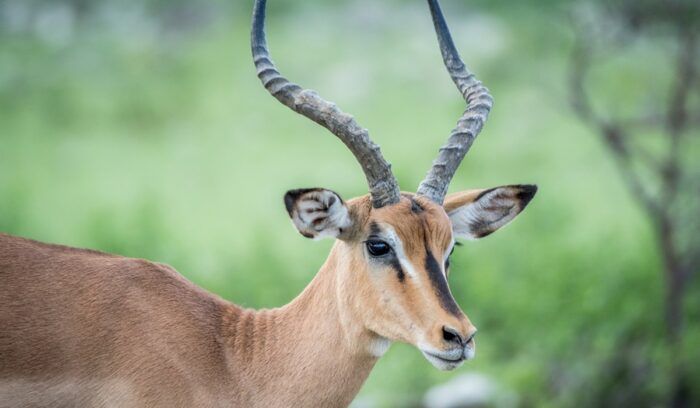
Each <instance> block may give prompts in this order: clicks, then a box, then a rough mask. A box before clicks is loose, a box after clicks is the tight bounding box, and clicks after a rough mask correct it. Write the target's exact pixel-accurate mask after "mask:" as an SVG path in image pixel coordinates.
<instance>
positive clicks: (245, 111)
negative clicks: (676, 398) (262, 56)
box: [0, 0, 700, 407]
mask: <svg viewBox="0 0 700 408" xmlns="http://www.w3.org/2000/svg"><path fill="white" fill-rule="evenodd" d="M248 3H252V2H249V1H246V2H238V1H236V2H223V1H212V0H210V1H202V2H197V3H194V2H185V1H183V0H178V1H156V0H153V1H144V2H138V3H137V2H131V1H119V0H111V1H101V2H88V1H80V0H74V1H36V0H35V1H22V2H17V1H12V0H5V1H3V0H0V61H2V63H0V231H3V232H7V233H11V234H16V235H20V236H26V237H31V238H34V239H39V240H43V241H48V242H59V243H63V244H68V245H73V246H79V247H90V248H96V249H101V250H104V251H108V252H114V253H119V254H123V255H127V256H134V257H142V258H148V259H152V260H157V261H161V262H166V263H169V264H171V265H173V266H174V267H176V268H177V269H178V270H179V271H180V272H181V273H182V274H184V275H185V276H187V277H188V278H189V279H191V280H193V281H194V282H196V283H197V284H199V285H201V286H203V287H205V288H207V289H209V290H211V291H212V292H215V293H217V294H219V295H221V296H223V297H225V298H227V299H229V300H231V301H233V302H235V303H238V304H241V305H244V306H247V307H256V308H257V307H274V306H279V305H282V304H284V303H286V302H288V301H289V300H291V299H292V298H293V297H294V296H296V295H297V294H298V293H299V292H300V291H301V290H302V289H303V287H304V286H305V285H306V284H307V283H308V282H309V281H310V280H311V279H312V277H313V275H314V273H315V272H316V271H317V269H318V267H319V266H320V265H321V264H322V263H323V261H324V259H325V256H326V254H327V253H328V250H329V248H330V246H331V243H330V242H319V243H315V242H310V241H308V240H305V239H303V238H302V237H300V236H299V235H298V233H297V232H296V231H295V230H294V229H293V228H292V227H291V226H290V225H289V221H288V218H287V215H286V213H285V211H284V208H283V205H282V200H281V197H282V194H283V193H284V192H285V191H286V190H287V189H290V188H295V187H304V186H323V187H328V188H332V189H334V190H336V191H338V192H339V193H341V195H343V196H344V197H348V198H349V197H352V196H357V195H361V194H364V193H365V191H366V187H365V182H364V178H363V176H362V172H361V171H360V169H359V167H358V165H357V164H356V163H355V161H354V159H353V158H352V156H351V155H350V154H349V152H348V151H346V149H345V148H344V147H343V146H342V145H341V144H340V143H339V142H338V141H337V140H336V139H335V138H334V137H333V136H332V135H330V134H329V133H327V132H326V131H325V130H324V129H322V128H320V127H318V126H316V125H315V124H313V123H310V122H309V121H307V120H304V119H302V118H301V117H298V116H296V115H295V114H294V113H292V112H291V111H289V110H288V109H286V108H284V107H283V106H281V105H280V104H279V103H278V102H277V101H274V100H273V99H272V98H271V97H270V96H269V95H268V94H267V93H266V92H265V91H264V90H263V88H262V87H261V86H260V84H259V82H258V80H257V79H256V78H255V74H254V70H253V67H252V62H251V61H250V51H249V47H248V41H249V40H248V32H249V15H250V11H251V7H252V4H248ZM443 7H444V9H445V11H446V14H447V18H448V21H449V23H450V24H451V26H452V30H453V34H454V36H455V42H456V43H457V45H458V48H459V49H460V51H461V53H462V56H463V57H464V59H465V61H466V62H467V64H468V65H469V66H470V68H471V69H472V70H473V71H474V72H475V73H476V74H477V75H478V77H479V78H480V79H481V80H483V81H484V82H485V83H486V84H487V86H489V88H490V89H491V90H492V93H493V95H494V97H495V101H496V105H495V108H494V111H493V113H492V115H491V117H490V120H489V123H487V125H486V127H485V129H484V131H483V132H482V134H481V136H480V137H479V139H478V140H477V141H476V143H475V145H474V147H473V148H472V150H471V152H470V154H469V156H468V157H467V158H466V159H465V162H464V163H463V165H462V166H461V169H460V171H458V173H457V175H456V177H455V180H454V181H453V183H452V190H453V191H455V190H461V189H466V188H473V187H491V186H495V185H499V184H510V183H520V182H535V183H537V184H538V185H539V187H540V192H539V193H538V195H537V197H536V199H535V200H534V201H533V202H532V204H530V207H528V209H527V210H526V211H525V213H524V214H523V215H522V216H521V217H519V219H518V220H517V221H515V222H514V223H513V225H512V226H509V227H508V228H506V229H505V230H503V231H500V232H499V233H497V234H495V235H493V236H490V237H488V238H486V239H484V240H482V241H478V242H468V243H466V245H465V246H463V247H461V248H460V249H459V250H458V251H456V253H455V256H454V261H453V265H454V266H453V273H452V274H451V276H450V281H451V282H450V285H451V288H452V291H453V293H454V294H455V297H456V298H457V300H458V302H459V303H460V305H462V308H463V309H464V310H465V312H466V313H467V314H468V315H469V316H470V318H471V320H472V321H473V322H475V324H476V325H477V326H478V327H479V353H478V358H477V359H476V360H475V361H474V362H473V363H469V364H467V365H465V366H464V367H462V368H460V369H459V370H458V371H457V372H456V373H455V372H449V373H444V372H438V371H436V370H435V369H434V368H433V367H432V366H430V365H429V364H428V363H427V362H426V361H425V360H424V358H423V357H422V356H421V355H420V353H419V352H418V351H416V350H415V349H413V348H411V347H409V346H406V345H402V344H397V345H394V346H392V349H391V350H390V351H389V352H388V353H387V354H386V355H385V356H384V357H383V358H382V359H381V360H380V361H379V363H378V364H377V366H376V368H375V370H374V371H373V372H372V374H371V375H370V378H369V380H368V381H367V383H366V384H365V386H364V388H363V389H362V391H361V393H360V396H359V397H358V398H359V399H360V400H362V401H363V402H370V401H371V402H372V403H375V404H378V405H379V406H387V407H395V406H415V405H416V404H418V402H417V401H420V398H421V396H422V394H423V392H424V391H425V390H426V389H427V388H429V387H430V386H431V385H433V384H437V383H441V382H444V381H447V380H448V379H450V378H452V377H454V376H455V375H458V374H459V372H460V371H462V372H469V371H478V372H482V373H486V374H488V375H490V376H491V377H493V378H495V379H497V380H498V381H499V382H501V383H503V384H504V385H505V386H506V387H507V388H509V389H511V390H513V391H515V392H516V393H517V395H518V396H519V397H518V404H519V405H520V406H525V407H528V406H536V407H599V406H664V404H666V401H667V398H668V393H669V384H668V379H669V373H670V370H671V368H672V367H671V366H672V364H671V361H670V356H671V350H670V346H669V344H668V342H667V341H666V339H665V338H664V336H663V332H664V313H663V292H664V289H663V277H662V275H661V274H660V273H659V270H660V268H661V267H662V266H661V261H660V256H659V253H658V252H657V250H656V245H655V242H654V235H653V230H652V227H651V225H650V224H649V223H648V222H647V220H646V218H645V216H644V214H643V213H642V212H641V210H640V208H639V206H638V205H637V204H638V203H636V202H635V201H634V199H633V198H632V197H631V196H630V195H628V194H627V191H626V188H625V186H624V183H623V182H622V181H621V179H620V178H619V176H618V174H617V172H616V169H615V166H614V164H613V162H612V159H611V158H610V157H609V156H608V155H607V154H606V152H605V148H604V146H603V144H602V143H601V142H600V141H599V140H598V138H597V137H596V135H595V133H594V132H593V131H591V130H589V129H587V128H586V127H585V126H584V125H583V124H581V123H580V122H579V121H578V120H577V119H576V117H575V116H574V114H573V113H572V112H571V111H570V108H569V106H568V104H567V90H566V68H567V64H568V62H569V56H570V53H571V49H572V44H573V35H572V33H571V31H570V25H571V18H572V17H571V14H570V13H569V10H570V2H565V1H545V2H540V1H537V2H535V1H528V2H517V3H514V2H506V1H485V0H483V1H474V2H456V1H445V0H443ZM269 8H270V19H269V21H268V26H269V41H270V45H271V51H272V54H273V56H274V57H275V59H276V61H277V63H278V65H279V67H280V69H281V70H282V72H284V73H285V74H286V75H287V76H288V77H289V78H291V79H292V80H294V81H296V82H299V83H301V84H303V85H304V86H307V87H310V88H313V89H316V90H318V91H319V92H320V93H321V94H322V95H324V96H325V97H326V98H328V99H331V100H333V101H335V102H337V103H338V104H339V105H340V106H342V107H343V109H344V110H346V111H348V112H352V113H353V114H354V115H355V116H356V118H357V119H358V121H359V122H360V123H361V124H363V126H366V127H368V128H369V129H370V132H371V133H372V135H373V137H374V139H375V140H376V141H378V142H379V143H380V144H381V145H382V149H383V152H384V153H385V155H386V157H387V158H388V159H389V160H390V161H392V163H393V168H394V170H395V172H396V174H397V177H398V179H399V182H400V183H401V185H402V187H403V188H404V189H405V190H414V189H415V187H416V186H417V184H418V182H419V181H420V180H421V179H422V177H423V176H424V174H425V172H426V171H427V169H428V168H429V165H430V163H431V161H432V159H433V158H434V156H435V153H436V150H437V148H438V147H439V146H440V144H441V143H442V142H443V141H444V139H445V138H446V137H447V135H448V132H449V130H450V129H451V127H452V125H453V124H454V121H455V120H456V119H457V118H458V117H459V115H460V114H461V112H462V109H463V101H462V99H461V98H460V97H459V95H458V93H457V91H456V90H455V89H454V86H453V85H452V83H451V82H450V80H449V77H448V76H447V74H446V73H445V72H444V68H443V67H442V65H441V64H442V62H441V60H440V57H439V53H438V50H437V46H436V45H435V39H434V34H433V33H432V27H431V25H430V19H429V17H428V12H427V7H426V5H425V4H424V2H422V1H415V2H406V1H398V0H394V1H382V2H373V1H369V0H348V1H340V0H333V1H330V0H329V1H316V2H313V1H305V2H295V1H292V0H278V1H274V2H273V1H270V5H269ZM669 52H670V51H669V50H668V49H667V47H666V46H665V45H664V44H663V42H661V43H653V42H650V43H645V44H642V45H640V46H637V47H634V48H633V49H630V50H629V53H628V54H627V55H625V56H623V57H621V58H620V59H619V60H617V62H616V63H613V64H610V65H609V66H606V67H604V70H607V71H603V72H602V73H600V75H603V74H605V72H609V73H611V76H608V77H606V78H608V79H607V80H601V81H596V84H595V85H594V86H596V87H598V89H599V90H604V91H606V92H608V93H614V95H615V96H618V97H619V98H620V99H619V100H620V101H622V103H620V104H619V105H618V106H619V109H624V108H625V106H626V105H625V101H626V100H634V99H635V95H638V94H639V91H640V88H644V87H651V88H653V87H654V86H656V85H655V84H659V83H664V81H665V82H668V81H670V80H671V79H672V75H673V72H671V71H670V69H669V68H668V67H667V66H666V65H665V64H664V61H665V60H666V59H667V58H669V55H670V54H669ZM640 61H642V62H643V63H640ZM695 86H696V88H694V90H693V92H694V95H695V96H694V97H695V98H700V87H698V85H697V84H696V85H695ZM698 136H700V135H698V134H694V135H693V140H694V141H695V144H693V145H692V146H691V147H689V148H688V149H689V150H688V152H689V153H688V154H691V155H693V157H695V159H696V160H695V164H696V166H700V165H698V160H697V158H698V153H700V150H699V149H700V146H698V143H697V142H698V140H700V138H699V137H698ZM699 194H700V192H699ZM691 217H697V214H691ZM696 233H697V231H696ZM690 285H691V286H690V287H687V288H686V291H687V292H686V293H687V295H686V304H685V305H684V307H685V310H686V313H685V314H686V328H685V331H684V335H683V338H682V340H681V341H680V343H679V344H678V345H677V347H679V348H680V349H681V350H680V354H681V356H682V358H683V359H684V360H685V361H686V362H687V368H688V371H689V372H688V375H689V376H690V378H691V382H690V383H691V384H694V385H695V386H694V387H692V389H691V390H690V391H691V395H689V396H688V398H689V401H696V402H697V401H700V387H699V386H698V384H700V348H698V347H697V345H698V344H700V312H699V311H700V290H699V288H698V283H697V280H696V281H694V282H691V283H690ZM676 351H677V350H676Z"/></svg>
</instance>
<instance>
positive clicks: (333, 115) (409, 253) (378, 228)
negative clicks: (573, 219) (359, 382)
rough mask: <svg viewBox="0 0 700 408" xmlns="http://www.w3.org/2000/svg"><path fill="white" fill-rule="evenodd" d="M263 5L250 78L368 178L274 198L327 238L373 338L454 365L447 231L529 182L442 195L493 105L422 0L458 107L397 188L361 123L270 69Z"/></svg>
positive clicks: (463, 233)
mask: <svg viewBox="0 0 700 408" xmlns="http://www.w3.org/2000/svg"><path fill="white" fill-rule="evenodd" d="M265 3H266V0H256V4H255V10H254V15H253V30H252V41H251V43H252V50H253V59H254V61H255V65H256V68H257V71H258V77H259V78H260V80H261V81H262V83H263V85H264V86H265V88H266V89H267V90H268V91H269V92H270V93H271V94H272V95H273V96H274V97H276V98H277V99H278V100H279V101H280V102H282V103H283V104H284V105H286V106H288V107H289V108H291V109H292V110H294V111H295V112H297V113H300V114H302V115H304V116H306V117H308V118H310V119H312V120H313V121H315V122H317V123H319V124H320V125H322V126H324V127H326V128H327V129H329V130H330V131H331V132H332V133H333V134H334V135H336V136H337V137H338V138H339V139H340V140H341V141H342V142H343V143H344V144H345V145H346V146H347V147H348V148H349V150H350V151H351V152H352V153H353V155H354V156H355V157H356V159H357V160H358V162H359V163H360V165H361V167H362V169H363V171H364V173H365V176H366V178H367V182H368V185H369V195H367V196H364V197H359V198H356V199H352V200H349V201H347V202H345V201H344V200H343V199H342V198H341V197H340V196H339V195H338V194H337V193H335V192H333V191H331V190H327V189H322V188H313V189H299V190H292V191H289V192H287V194H286V195H285V197H284V203H285V206H286V208H287V211H288V212H289V215H290V217H291V219H292V221H293V223H294V225H295V226H296V228H297V229H298V230H299V232H300V233H301V234H302V235H303V236H305V237H307V238H313V239H318V238H322V237H330V238H336V239H337V243H336V246H335V247H334V252H335V253H336V254H337V259H338V260H337V262H338V263H341V264H342V265H341V266H342V267H339V268H337V271H338V274H339V276H338V282H339V291H340V292H341V293H340V295H341V296H342V297H343V298H344V299H346V300H347V303H348V305H349V307H350V308H352V309H354V311H355V312H356V313H355V316H357V318H358V319H359V320H361V322H360V323H361V324H362V325H363V327H364V328H365V329H366V330H367V331H368V332H369V333H371V334H372V335H374V336H376V339H377V340H378V341H379V342H380V343H381V342H382V341H385V340H392V341H393V340H396V341H403V342H406V343H410V344H413V345H415V346H416V347H417V348H418V349H419V350H420V351H421V352H422V353H423V354H424V356H425V357H426V358H427V359H428V361H430V362H431V363H432V364H433V365H435V366H436V367H438V368H440V369H452V368H455V367H457V366H459V365H460V364H461V363H462V362H463V361H465V360H467V359H470V358H472V357H473V356H474V353H475V342H474V334H475V333H476V328H475V327H474V326H473V325H472V323H471V322H470V321H469V318H468V317H467V316H466V315H465V314H464V313H463V312H462V310H461V309H460V307H459V306H458V305H457V303H456V302H455V300H454V298H453V297H452V294H451V293H450V289H449V286H448V283H447V277H448V274H449V258H450V254H451V253H452V251H453V249H454V247H455V244H456V239H458V238H464V239H478V238H482V237H485V236H487V235H489V234H491V233H492V232H494V231H496V230H497V229H499V228H500V227H502V226H504V225H506V224H507V223H508V222H510V221H511V220H512V219H513V218H515V216H516V215H518V214H519V213H520V212H521V211H522V210H523V209H524V208H525V206H526V205H527V204H528V203H529V202H530V200H531V199H532V197H533V196H534V195H535V192H536V191H537V187H536V186H534V185H510V186H502V187H496V188H491V189H484V190H469V191H464V192H460V193H454V194H450V195H447V194H446V193H447V189H448V187H449V183H450V180H451V179H452V176H453V175H454V173H455V171H456V170H457V168H458V166H459V164H460V162H461V161H462V159H463V158H464V156H465V155H466V153H467V151H468V150H469V148H470V147H471V144H472V142H473V140H474V139H475V138H476V136H477V134H478V133H479V132H480V131H481V128H482V127H483V124H484V122H485V121H486V119H487V116H488V113H489V111H490V109H491V106H492V103H493V102H492V98H491V96H490V94H489V92H488V90H487V89H486V88H485V87H484V86H483V85H482V84H481V82H479V81H477V80H476V79H475V77H474V75H473V74H471V73H470V72H469V71H468V70H467V68H466V67H465V66H464V64H463V62H462V60H461V59H460V57H459V54H458V53H457V50H456V49H455V47H454V44H453V42H452V39H451V37H450V34H449V31H448V29H447V25H446V23H445V20H444V17H443V15H442V12H441V10H440V7H439V5H438V3H437V0H428V4H429V6H430V11H431V13H432V17H433V23H434V26H435V31H436V33H437V36H438V42H439V45H440V50H441V52H442V56H443V61H444V62H445V66H446V68H447V70H448V72H449V73H450V76H451V77H452V79H453V81H454V82H455V84H456V85H457V87H458V88H459V90H460V92H461V93H462V94H463V95H464V98H465V100H466V102H467V109H466V110H465V112H464V114H463V115H462V117H461V118H460V120H459V121H458V123H457V126H456V127H455V129H454V130H453V131H452V133H451V134H450V136H449V138H448V141H447V143H446V144H445V145H444V146H443V147H442V148H441V149H440V152H439V154H438V158H437V159H436V160H435V162H434V163H433V166H432V168H431V170H430V171H429V173H428V175H427V177H426V178H425V180H423V182H421V183H420V185H419V187H418V190H417V192H416V193H415V194H413V193H401V192H400V190H399V187H398V183H397V181H396V179H395V177H394V175H393V174H392V172H391V168H390V167H391V166H390V165H389V163H388V162H387V161H386V160H385V159H384V157H383V156H382V154H381V151H380V149H379V146H377V145H376V144H375V143H374V142H372V140H371V139H370V138H369V134H368V132H367V130H365V129H363V128H362V127H360V126H359V125H358V124H357V123H356V122H355V120H354V119H353V118H352V116H350V115H347V114H345V113H343V112H342V111H340V110H339V109H338V108H337V107H336V105H335V104H333V103H330V102H328V101H325V100H323V99H322V98H321V97H319V96H318V94H316V93H315V92H313V91H310V90H306V89H303V88H301V87H300V86H298V85H296V84H293V83H291V82H289V81H288V80H287V79H286V78H284V77H283V76H282V75H281V74H280V73H279V71H278V70H277V69H276V68H275V65H274V63H273V62H272V60H271V59H270V56H269V52H268V50H267V44H266V40H265V33H264V19H265ZM386 343H387V344H388V341H386ZM379 348H381V347H379ZM376 354H381V350H376Z"/></svg>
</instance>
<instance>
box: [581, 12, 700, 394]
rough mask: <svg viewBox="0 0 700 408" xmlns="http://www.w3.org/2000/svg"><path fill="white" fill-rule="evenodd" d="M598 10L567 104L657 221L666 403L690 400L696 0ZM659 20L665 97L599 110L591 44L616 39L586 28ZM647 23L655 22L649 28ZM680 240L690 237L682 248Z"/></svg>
mask: <svg viewBox="0 0 700 408" xmlns="http://www.w3.org/2000/svg"><path fill="white" fill-rule="evenodd" d="M598 13H599V14H598V16H597V17H596V18H593V19H592V21H591V22H589V29H588V32H586V33H585V35H583V34H582V33H579V35H578V37H577V43H576V47H575V50H574V53H573V58H572V64H571V70H570V89H571V101H572V106H573V108H574V110H575V112H576V113H577V115H578V116H579V117H580V118H581V119H582V120H583V121H584V122H585V123H587V124H589V125H591V126H592V127H593V128H594V129H596V131H597V132H598V133H599V134H600V135H601V136H602V139H603V141H604V143H605V145H606V147H607V148H608V150H609V151H610V152H611V154H612V156H613V158H614V160H615V163H616V165H617V167H618V169H619V171H620V173H621V175H622V177H623V180H624V182H625V184H626V185H627V187H628V189H629V190H630V192H631V194H632V195H633V197H634V198H635V199H636V200H637V201H638V202H639V203H640V205H641V206H642V208H643V209H644V211H645V213H646V214H647V216H648V217H649V220H650V221H651V223H652V225H653V227H654V232H655V235H656V239H657V246H658V248H659V253H660V255H661V259H662V266H663V274H664V282H665V299H664V304H665V326H666V336H667V338H668V344H669V348H670V353H671V358H672V373H671V376H672V378H671V379H670V380H671V385H670V390H669V391H670V395H669V400H668V404H669V405H670V406H672V407H690V406H694V403H693V402H692V401H690V399H691V398H692V396H691V393H690V384H689V380H688V378H687V375H686V368H685V362H684V360H683V355H682V340H683V333H684V324H685V313H684V310H683V305H684V299H685V296H686V294H687V291H688V287H689V284H690V282H691V279H692V277H693V276H692V275H693V274H694V273H696V271H697V270H698V269H700V265H699V264H698V263H699V261H698V260H700V243H697V242H693V240H697V236H698V235H700V233H699V232H698V231H693V230H692V227H691V232H690V234H688V235H685V234H684V231H683V228H684V227H685V226H686V225H693V222H694V220H693V219H691V217H692V218H697V217H698V214H700V200H698V199H697V198H695V199H691V200H689V201H688V200H686V201H684V202H690V203H691V204H690V206H691V207H692V208H690V211H686V212H685V214H686V215H685V216H684V215H683V214H684V212H683V211H679V210H678V206H679V205H682V204H680V203H681V201H682V200H680V196H681V195H682V194H691V195H692V194H697V192H696V190H695V189H694V188H692V185H691V186H689V185H687V184H688V183H691V182H697V181H698V180H696V179H695V180H693V177H692V174H693V170H694V169H695V168H697V167H698V163H697V160H690V161H688V160H684V157H683V155H684V149H686V147H687V144H688V143H689V140H690V136H689V135H690V133H691V130H692V129H693V128H695V129H697V128H698V127H699V126H700V120H699V119H700V118H699V116H700V108H698V107H695V108H694V107H692V106H691V105H692V98H691V93H692V92H694V91H693V90H694V89H695V90H697V88H700V87H698V85H700V84H699V83H698V82H700V78H699V73H698V66H699V65H700V63H699V62H698V59H699V58H698V56H699V54H700V52H699V51H698V37H700V1H689V0H667V1H662V0H618V1H614V2H607V3H605V4H604V7H603V11H602V12H601V11H598ZM603 16H604V17H603ZM591 26H592V28H591ZM652 27H653V28H656V30H654V29H653V28H652ZM659 27H663V28H664V29H665V30H667V31H668V32H671V33H672V34H671V39H672V42H673V44H674V45H675V46H676V47H677V50H676V52H677V55H676V58H675V61H673V65H674V72H673V75H674V77H673V81H672V83H671V85H670V89H669V92H668V95H667V99H666V101H665V102H666V104H665V105H664V104H663V102H662V101H663V100H661V101H659V102H658V103H657V101H656V100H659V99H660V98H658V97H657V98H655V99H656V100H655V103H654V109H655V111H653V112H646V113H643V114H642V115H640V117H639V118H637V119H634V120H629V119H621V118H616V117H612V116H611V115H610V114H609V112H606V111H605V110H603V109H601V110H600V111H599V110H596V109H595V108H594V107H593V106H592V102H591V99H590V97H589V94H588V88H587V85H588V84H587V83H586V78H587V75H588V73H589V71H590V68H591V66H592V64H593V61H594V53H595V51H596V48H603V47H609V46H610V45H609V44H610V43H614V42H615V41H610V40H609V39H606V40H607V41H603V42H601V43H600V44H596V42H595V38H594V36H593V35H591V31H594V32H597V33H601V32H603V33H604V32H606V30H608V31H615V34H613V35H616V36H618V38H617V39H618V40H619V37H623V38H624V39H623V42H627V43H629V42H630V41H631V40H633V39H635V38H638V37H643V36H647V37H649V36H654V35H659V30H658V29H659ZM648 28H652V29H651V30H648V31H646V30H647V29H648ZM661 32H663V31H661ZM655 79H656V78H655ZM698 93H700V92H698ZM649 129H655V130H657V135H658V137H659V138H660V141H661V142H662V144H663V145H665V147H666V149H665V150H666V151H665V152H662V153H659V152H658V151H653V150H652V149H648V148H644V147H643V146H640V143H639V133H641V132H645V131H646V132H648V131H649ZM657 150H659V149H657ZM650 175H651V176H652V177H649V176H650ZM684 183H685V184H684ZM688 187H691V188H688ZM699 191H700V190H699ZM684 240H688V241H690V242H689V245H687V248H685V249H684V248H683V245H682V242H684ZM696 403H697V401H696Z"/></svg>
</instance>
